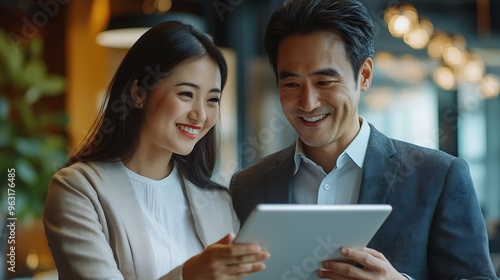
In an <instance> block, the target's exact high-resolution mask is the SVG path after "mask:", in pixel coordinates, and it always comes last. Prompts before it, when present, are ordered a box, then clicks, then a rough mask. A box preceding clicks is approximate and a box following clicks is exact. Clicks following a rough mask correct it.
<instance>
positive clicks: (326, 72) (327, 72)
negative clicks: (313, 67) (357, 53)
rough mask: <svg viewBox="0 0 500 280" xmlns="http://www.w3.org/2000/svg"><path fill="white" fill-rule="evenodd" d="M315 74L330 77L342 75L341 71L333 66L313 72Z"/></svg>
mask: <svg viewBox="0 0 500 280" xmlns="http://www.w3.org/2000/svg"><path fill="white" fill-rule="evenodd" d="M312 75H313V76H329V77H334V78H336V77H340V76H341V75H340V73H339V71H337V70H335V69H333V68H325V69H321V70H318V71H316V72H314V73H312Z"/></svg>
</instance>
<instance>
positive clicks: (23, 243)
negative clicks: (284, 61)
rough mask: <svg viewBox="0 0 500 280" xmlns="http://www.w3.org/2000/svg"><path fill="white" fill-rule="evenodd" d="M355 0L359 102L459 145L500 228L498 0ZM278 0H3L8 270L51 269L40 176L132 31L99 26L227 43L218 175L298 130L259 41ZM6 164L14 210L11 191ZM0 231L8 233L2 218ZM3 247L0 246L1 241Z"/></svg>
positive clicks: (0, 78) (0, 69)
mask: <svg viewBox="0 0 500 280" xmlns="http://www.w3.org/2000/svg"><path fill="white" fill-rule="evenodd" d="M361 2H363V4H364V5H365V6H366V8H367V9H368V11H369V13H370V15H371V17H372V19H373V21H374V26H375V48H376V56H375V58H374V61H375V63H374V73H375V74H374V75H375V76H374V79H373V83H372V86H371V88H370V89H369V90H368V91H367V92H365V93H363V94H362V100H361V103H360V114H361V115H362V116H364V117H365V118H366V119H367V120H368V121H369V122H370V123H372V124H373V125H375V127H376V128H377V129H379V130H380V131H382V132H383V133H385V134H387V135H389V136H390V137H393V138H396V139H400V140H404V141H408V142H411V143H415V144H418V145H422V146H426V147H430V148H435V149H440V150H443V151H445V152H448V153H450V154H452V155H455V156H459V157H462V158H464V159H465V160H466V161H467V162H468V164H469V166H470V169H471V174H472V177H473V180H474V184H475V188H476V192H477V195H478V200H479V202H480V204H481V207H482V210H483V214H484V217H485V221H486V222H487V224H488V230H489V234H490V235H491V236H494V235H497V236H498V234H500V232H499V231H500V229H498V226H496V227H495V224H496V223H498V221H499V220H500V125H499V120H500V98H499V97H498V94H499V91H500V82H499V80H500V1H499V0H440V1H434V0H412V1H403V0H401V1H399V0H395V1H393V0H361ZM281 3H282V0H19V1H16V0H0V94H1V95H0V155H1V158H0V167H1V170H0V172H1V175H0V178H1V180H2V183H1V185H2V188H1V190H2V193H1V195H0V197H1V198H2V201H1V202H0V205H1V206H2V207H1V209H0V214H1V215H0V216H1V218H2V220H5V218H4V217H9V215H11V216H15V217H16V218H18V221H19V222H18V227H17V231H16V232H17V235H16V238H17V239H18V242H17V243H18V244H19V245H18V247H17V250H18V251H17V254H18V260H22V261H20V262H19V267H18V268H19V269H18V270H17V272H16V273H12V274H8V275H7V276H6V277H7V279H11V278H15V277H32V276H33V275H43V273H45V272H46V271H51V270H53V262H52V260H51V257H50V252H49V251H48V248H47V247H46V244H45V243H46V242H45V240H44V236H43V229H42V226H41V223H40V221H39V217H40V214H41V211H42V209H43V202H44V196H45V194H46V189H47V184H48V180H50V176H51V175H52V174H53V173H54V172H55V171H57V170H58V169H59V168H60V167H62V166H63V165H64V162H65V160H66V159H67V156H68V155H69V154H70V153H71V152H72V151H74V149H75V147H76V146H77V145H78V143H79V142H80V141H81V140H82V139H83V138H84V137H85V135H86V133H87V132H88V131H89V129H90V127H91V125H92V122H93V120H94V118H95V117H96V114H97V111H98V108H99V104H100V102H101V100H102V97H103V94H104V92H105V91H106V87H107V85H108V83H109V82H110V80H111V78H112V75H113V73H114V71H115V69H116V67H117V66H118V64H119V62H120V60H121V59H122V58H123V56H124V54H125V53H126V51H127V48H128V47H129V46H130V44H131V42H123V43H122V44H121V45H118V46H116V45H109V43H117V42H118V41H116V40H115V39H112V40H111V41H106V39H105V38H103V37H102V34H103V33H101V32H103V31H106V30H108V29H111V28H117V27H147V26H151V24H154V23H157V22H160V21H165V20H181V21H185V22H187V23H190V24H193V25H194V26H196V27H197V28H199V29H202V30H203V31H205V32H206V33H208V34H209V35H210V36H211V37H212V38H213V40H214V41H215V42H216V43H217V44H218V45H219V46H220V47H221V48H222V49H223V52H224V54H225V56H226V58H227V60H228V63H229V66H230V73H229V75H230V76H229V81H228V86H227V88H226V89H225V91H224V93H223V97H222V103H221V106H222V109H221V123H222V131H221V135H222V143H223V148H224V149H223V154H222V160H221V163H220V171H221V172H220V174H221V175H220V178H218V179H219V180H221V181H223V182H227V181H228V180H229V179H230V176H231V174H232V173H233V172H234V171H236V170H238V169H240V168H244V167H246V166H248V165H249V164H251V163H252V162H254V161H256V160H258V159H259V158H262V157H263V156H265V155H267V154H270V153H272V152H274V151H277V150H278V149H281V148H284V147H286V146H288V145H290V144H292V143H293V141H294V140H295V134H294V132H293V130H292V129H291V127H290V126H289V125H288V122H287V121H286V119H285V117H284V116H283V113H282V111H281V107H280V105H279V98H278V93H277V88H276V80H275V77H274V74H273V72H272V70H271V67H270V66H269V63H268V61H267V57H266V55H265V53H264V50H263V46H262V38H263V36H264V31H265V26H266V24H267V21H268V19H269V17H270V15H271V13H272V11H273V10H275V9H276V8H277V7H279V6H280V5H281ZM128 38H129V39H130V38H133V37H128ZM409 164H410V165H411V164H414V163H409ZM424 164H425V163H424ZM11 169H15V178H16V181H15V182H16V205H15V206H16V207H15V209H14V210H15V211H14V212H9V211H10V210H8V209H9V208H8V199H7V196H8V191H7V189H8V188H9V185H8V184H7V183H6V182H8V178H10V176H11V175H12V174H13V173H11V172H10V171H8V170H11ZM12 176H13V175H12ZM428 176H432V174H429V175H428ZM4 186H5V187H4ZM11 209H12V208H11ZM2 234H3V237H4V238H5V236H6V235H7V234H8V232H7V230H6V229H5V227H4V229H3V231H2ZM0 248H1V249H2V252H4V250H6V247H5V244H2V246H1V247H0ZM496 250H498V248H497V249H496ZM494 254H495V256H496V259H495V261H496V262H497V263H498V262H500V259H499V258H498V253H494ZM2 255H3V253H2ZM0 263H1V264H0V269H1V271H2V273H3V272H4V271H6V268H4V267H2V266H5V262H0ZM497 265H499V264H497ZM0 275H2V274H0ZM2 276H3V275H2ZM0 278H1V276H0Z"/></svg>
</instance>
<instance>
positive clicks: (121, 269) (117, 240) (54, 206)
mask: <svg viewBox="0 0 500 280" xmlns="http://www.w3.org/2000/svg"><path fill="white" fill-rule="evenodd" d="M184 186H185V189H186V196H187V201H188V204H189V205H190V208H191V212H192V215H193V218H194V224H195V229H196V232H197V234H198V237H199V238H200V240H201V242H202V244H203V245H204V247H207V246H208V245H210V244H212V243H214V242H217V241H218V240H220V239H221V238H222V237H223V236H224V235H226V234H227V233H229V232H235V233H236V232H237V231H238V229H239V222H238V219H237V217H236V215H235V214H234V211H233V208H232V204H231V199H230V196H229V193H228V192H227V191H225V190H205V189H202V188H199V187H197V186H195V185H194V184H192V183H191V182H189V181H188V180H186V179H184ZM142 215H143V214H142V212H141V208H140V205H139V201H138V200H137V198H136V195H135V192H134V190H133V188H132V185H131V183H130V180H129V179H128V176H127V173H126V170H125V167H124V166H123V164H122V163H121V162H112V163H89V164H84V163H77V164H74V165H72V166H70V167H66V168H63V169H61V170H60V171H58V172H57V173H56V174H55V175H54V177H53V178H52V181H51V183H50V185H49V190H48V195H47V200H46V205H45V210H44V213H43V222H44V225H45V233H46V235H47V240H48V243H49V246H50V248H51V251H52V254H53V257H54V260H55V263H56V266H57V270H58V273H59V277H60V279H138V280H148V279H154V275H155V271H156V265H155V260H154V254H153V251H152V248H151V243H150V242H149V240H148V233H147V231H146V225H145V223H144V220H143V216H142ZM181 270H182V266H179V267H177V268H175V269H174V270H172V271H171V272H169V273H168V274H167V275H165V276H163V277H161V278H160V279H165V280H166V279H176V280H177V279H182V277H181Z"/></svg>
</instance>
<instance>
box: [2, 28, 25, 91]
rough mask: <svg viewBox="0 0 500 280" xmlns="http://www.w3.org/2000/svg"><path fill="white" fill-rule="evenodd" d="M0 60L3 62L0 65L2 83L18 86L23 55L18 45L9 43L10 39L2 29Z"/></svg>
mask: <svg viewBox="0 0 500 280" xmlns="http://www.w3.org/2000/svg"><path fill="white" fill-rule="evenodd" d="M0 60H1V61H3V63H2V64H0V65H2V66H1V68H0V69H1V70H2V72H3V73H2V75H3V76H4V79H5V80H4V82H5V81H12V83H13V84H14V85H16V86H18V85H19V84H18V81H19V80H20V74H21V72H22V66H23V61H24V54H23V52H22V50H21V48H19V46H18V45H16V44H14V43H13V42H11V39H10V38H9V36H8V35H7V33H6V32H5V31H4V30H3V29H0Z"/></svg>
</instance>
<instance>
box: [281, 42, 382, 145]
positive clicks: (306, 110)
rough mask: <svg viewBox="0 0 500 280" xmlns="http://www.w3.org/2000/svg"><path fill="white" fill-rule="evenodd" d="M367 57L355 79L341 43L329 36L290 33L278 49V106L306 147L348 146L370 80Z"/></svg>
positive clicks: (352, 136)
mask: <svg viewBox="0 0 500 280" xmlns="http://www.w3.org/2000/svg"><path fill="white" fill-rule="evenodd" d="M371 71H372V61H371V59H367V60H366V61H365V62H364V63H363V65H362V66H361V69H360V71H359V73H360V74H359V75H358V79H357V80H355V79H354V73H353V70H352V67H351V64H350V62H349V59H348V57H347V55H346V51H345V45H344V42H343V41H342V39H341V38H340V37H339V36H337V35H335V34H333V33H329V32H318V33H313V34H309V35H298V34H297V35H292V36H289V37H287V38H285V39H284V40H282V41H281V43H280V45H279V49H278V59H277V75H278V87H279V93H280V101H281V106H282V108H283V112H284V113H285V115H286V117H287V119H288V121H289V122H290V124H291V125H292V126H293V127H294V128H295V130H296V131H297V133H298V135H299V137H300V139H301V140H302V142H303V143H304V144H305V146H306V148H309V147H310V148H328V147H339V146H340V147H344V148H345V147H347V145H348V144H349V143H350V142H351V141H352V139H353V138H354V137H355V136H356V134H357V133H358V131H359V120H358V103H359V97H360V91H362V90H363V91H364V90H366V89H368V87H369V86H370V82H371V75H372V74H371V73H372V72H371Z"/></svg>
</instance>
